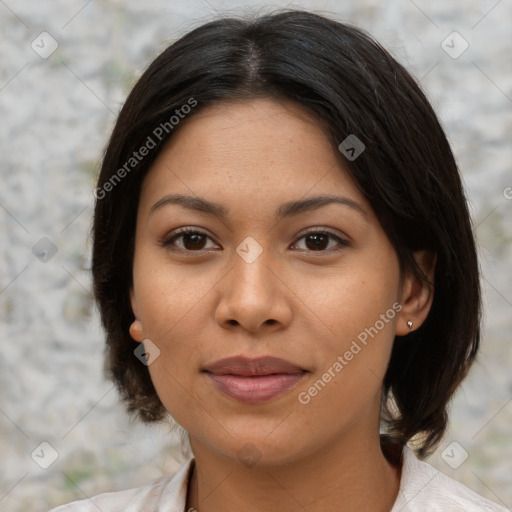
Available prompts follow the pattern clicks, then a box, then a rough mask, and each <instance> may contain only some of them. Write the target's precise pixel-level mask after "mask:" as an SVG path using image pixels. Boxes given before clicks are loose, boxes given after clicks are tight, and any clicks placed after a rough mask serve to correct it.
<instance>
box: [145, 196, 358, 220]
mask: <svg viewBox="0 0 512 512" xmlns="http://www.w3.org/2000/svg"><path fill="white" fill-rule="evenodd" d="M171 204H177V205H180V206H183V207H184V208H187V209H189V210H194V211H198V212H203V213H208V214H212V215H215V216H217V217H219V218H221V219H225V218H226V217H227V216H228V215H229V210H228V209H226V208H225V207H224V206H222V205H220V204H217V203H213V202H211V201H208V200H207V199H205V198H204V197H193V196H185V195H183V194H168V195H166V196H164V197H162V198H161V199H160V200H158V201H157V202H156V203H155V204H154V205H153V206H152V207H151V209H150V210H149V215H152V214H153V213H155V212H156V211H157V210H160V209H161V208H163V207H164V206H167V205H171ZM328 204H341V205H344V206H348V207H349V208H351V209H352V210H354V211H356V212H358V213H359V214H360V215H361V216H362V217H363V218H364V219H365V220H367V215H366V211H365V210H364V208H363V207H362V206H361V205H360V204H359V203H357V202H356V201H354V200H353V199H349V198H348V197H344V196H333V195H326V194H323V195H318V196H312V197H308V198H306V199H298V200H295V201H289V202H287V203H284V204H282V205H281V206H280V207H279V208H278V209H277V211H276V214H275V219H276V220H280V219H283V218H285V217H291V216H295V215H299V214H301V213H305V212H310V211H313V210H317V209H318V208H321V207H322V206H326V205H328Z"/></svg>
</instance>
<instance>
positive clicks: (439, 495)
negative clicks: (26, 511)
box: [50, 446, 509, 512]
mask: <svg viewBox="0 0 512 512" xmlns="http://www.w3.org/2000/svg"><path fill="white" fill-rule="evenodd" d="M193 460H194V459H192V458H191V459H189V460H188V461H187V462H186V463H185V464H183V466H181V468H180V469H179V470H178V472H177V473H175V474H174V475H164V476H161V477H159V478H156V479H154V480H151V481H150V482H148V483H146V484H144V485H142V486H140V487H136V488H133V489H128V490H126V491H118V492H107V493H103V494H98V495H97V496H94V497H92V498H90V499H85V500H80V501H74V502H72V503H69V504H67V505H61V506H60V507H57V508H55V509H53V510H51V511H50V512H98V510H101V511H102V512H187V511H186V510H185V506H186V499H187V487H188V480H189V478H190V475H191V473H192V471H191V470H192V467H193V465H192V462H193ZM427 511H428V512H437V511H439V512H509V510H508V509H507V508H505V507H503V506H501V505H498V504H497V503H494V502H492V501H490V500H488V499H486V498H483V497H482V496H479V495H478V494H476V493H475V492H473V491H471V490H470V489H468V488H467V487H466V486H464V485H463V484H461V483H460V482H457V481H456V480H453V479H452V478H450V477H448V476H446V475H445V474H443V473H441V472H440V471H438V470H437V469H435V468H434V467H433V466H431V465H430V464H427V463H426V462H423V461H421V460H419V459H418V458H417V457H416V455H415V453H414V452H413V451H412V450H411V449H410V448H408V447H407V446H406V447H404V451H403V465H402V476H401V480H400V489H399V491H398V496H397V499H396V501H395V504H394V505H393V508H392V509H391V512H427Z"/></svg>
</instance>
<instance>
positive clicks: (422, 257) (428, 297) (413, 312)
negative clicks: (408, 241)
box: [396, 251, 437, 336]
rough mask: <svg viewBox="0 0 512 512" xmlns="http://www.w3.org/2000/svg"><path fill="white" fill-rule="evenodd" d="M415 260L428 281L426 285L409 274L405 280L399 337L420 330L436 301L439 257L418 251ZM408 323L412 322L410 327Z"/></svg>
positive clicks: (399, 319)
mask: <svg viewBox="0 0 512 512" xmlns="http://www.w3.org/2000/svg"><path fill="white" fill-rule="evenodd" d="M414 259H415V261H416V263H417V264H418V266H419V267H420V269H421V270H422V271H423V273H424V274H425V276H426V278H427V279H428V281H429V282H428V283H425V282H424V281H423V280H421V279H420V278H418V277H416V276H415V275H414V274H413V273H412V272H408V273H407V275H406V276H405V277H404V279H403V283H402V289H401V292H402V293H401V301H400V303H401V305H402V309H401V310H400V313H399V315H398V321H397V324H396V334H397V336H404V335H406V334H409V333H410V332H411V331H414V330H416V329H418V328H419V327H420V326H421V325H422V324H423V322H424V321H425V319H426V318H427V316H428V313H429V311H430V308H431V306H432V302H433V300H434V275H435V266H436V260H437V256H436V254H434V253H432V252H431V251H417V252H415V253H414ZM408 322H412V326H411V327H409V325H408Z"/></svg>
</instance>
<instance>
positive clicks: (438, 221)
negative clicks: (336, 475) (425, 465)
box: [92, 11, 481, 455]
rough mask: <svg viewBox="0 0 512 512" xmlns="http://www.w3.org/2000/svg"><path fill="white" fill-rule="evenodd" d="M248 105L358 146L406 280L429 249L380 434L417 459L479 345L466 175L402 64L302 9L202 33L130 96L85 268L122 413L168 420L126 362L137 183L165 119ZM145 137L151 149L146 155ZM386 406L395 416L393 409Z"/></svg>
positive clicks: (397, 352)
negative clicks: (427, 279)
mask: <svg viewBox="0 0 512 512" xmlns="http://www.w3.org/2000/svg"><path fill="white" fill-rule="evenodd" d="M254 97H271V98H287V99H290V100H293V101H295V102H296V103H297V104H299V105H301V106H302V107H303V108H305V109H307V110H308V111H309V112H311V113H312V114H314V115H315V116H316V118H317V119H318V120H319V123H322V125H323V126H324V127H325V129H326V133H328V134H329V136H330V138H331V141H332V143H333V144H334V145H335V147H338V145H339V144H340V143H341V142H342V141H343V140H344V139H346V137H347V136H349V135H351V134H354V135H356V136H357V138H358V139H359V140H360V141H362V142H363V143H364V145H365V147H366V149H365V151H364V152H363V153H362V154H361V155H360V156H359V157H358V158H356V159H355V160H350V159H347V158H345V156H344V155H343V154H342V153H341V152H340V153H339V156H340V160H341V161H343V165H344V167H345V168H346V169H347V171H348V172H349V174H350V175H351V177H352V178H353V180H354V182H355V183H356V185H357V186H358V188H359V189H360V190H361V192H362V193H363V194H364V196H365V197H366V198H367V200H368V201H369V203H370V204H371V205H372V208H373V209H374V211H375V213H376V215H377V217H378V218H379V220H380V222H381V224H382V227H383V229H384V230H385V232H386V234H387V236H388V237H389V239H390V241H391V243H392V244H393V246H394V248H395V250H396V252H397V255H398V258H399V262H400V267H401V270H402V272H404V271H412V272H414V273H415V274H416V275H418V276H420V277H422V278H424V276H421V273H420V271H419V268H418V267H417V266H416V264H415V262H414V259H413V253H414V251H417V250H420V249H427V250H430V251H432V252H434V253H435V254H437V264H436V271H435V279H434V283H433V284H434V289H435V293H434V299H433V304H432V307H431V310H430V313H429V315H428V317H427V319H426V321H425V322H424V323H423V325H422V326H421V327H420V328H419V329H417V330H416V331H414V332H411V333H410V334H408V335H407V336H403V337H398V336H397V337H396V338H395V341H394V346H393V351H392V355H391V360H390V363H389V367H388V369H387V373H386V375H385V378H384V382H383V394H384V396H383V399H384V401H383V403H384V412H385V414H383V421H384V420H385V421H386V424H387V436H388V437H386V439H388V440H392V441H393V442H394V443H396V444H398V445H403V444H405V443H406V442H407V441H409V440H410V439H411V438H413V437H414V436H417V435H421V436H422V439H421V443H420V446H419V448H420V449H419V454H420V455H425V454H427V453H428V452H429V451H431V450H432V449H433V448H435V446H436V444H437V443H438V442H439V440H440V439H441V437H442V435H443V433H444V431H445V429H446V425H447V407H448V403H449V400H450V399H451V397H452V396H453V393H454V392H455V390H456V389H457V387H458V386H459V384H460V383H461V381H462V379H463V378H464V376H465V375H466V373H467V371H468V369H469V367H470V365H471V363H472V362H473V360H474V358H475V355H476V353H477V350H478V346H479V340H480V307H481V305H480V284H479V271H478V262H477V256H476V251H475V242H474V237H473V232H472V228H471V222H470V217H469V213H468V209H467V205H466V200H465V196H464V191H463V188H462V184H461V179H460V176H459V172H458V169H457V165H456V162H455V160H454V156H453V154H452V151H451V149H450V146H449V144H448V141H447V139H446V136H445V134H444V132H443V129H442V127H441V126H440V123H439V121H438V119H437V117H436V115H435V113H434V111H433V109H432V107H431V105H430V104H429V102H428V100H427V99H426V97H425V95H424V93H423V92H422V90H421V88H420V86H419V85H418V83H416V81H415V80H414V79H413V78H412V77H411V75H410V74H409V73H408V72H407V71H406V70H405V68H404V67H403V66H402V65H400V64H399V63H398V62H397V61H396V60H395V59H394V58H393V57H392V56H391V55H390V54H389V53H388V52H387V51H386V50H384V49H383V48H382V47H381V46H380V45H379V43H377V42H376V41H375V40H373V39H372V38H371V37H370V36H369V35H368V34H367V33H366V32H364V31H363V30H361V29H359V28H356V27H354V26H351V25H349V24H345V23H340V22H337V21H334V20H332V19H329V18H326V17H324V16H319V15H316V14H313V13H310V12H304V11H284V12H278V13H276V14H269V15H264V16H261V17H255V18H244V19H234V18H229V19H219V20H216V21H213V22H210V23H207V24H205V25H202V26H200V27H199V28H196V29H194V30H192V31H191V32H189V33H188V34H186V35H185V36H184V37H182V38H181V39H179V40H178V41H176V42H175V43H174V44H172V45H171V46H169V47H168V48H167V49H166V50H165V51H163V52H162V53H161V54H160V55H159V56H158V57H157V58H156V59H155V60H154V61H153V62H152V63H151V64H150V66H149V67H148V68H147V70H146V71H145V72H144V73H143V75H142V76H141V77H140V79H139V80H138V81H137V83H136V84H135V86H134V87H133V89H132V91H131V92H130V94H129V96H128V98H127V100H126V102H125V104H124V106H123V108H122V110H121V112H120V114H119V117H118V119H117V122H116V125H115V127H114V130H113V133H112V135H111V138H110V141H109V143H108V146H107V148H106V151H105V154H104V159H103V164H102V167H101V172H100V175H99V179H98V188H97V189H96V192H95V194H96V206H95V215H94V226H93V239H94V246H93V260H92V272H93V280H94V293H95V297H96V300H97V303H98V306H99V309H100V313H101V319H102V323H103V325H104V328H105V330H106V339H107V351H108V359H107V364H108V368H109V371H110V374H111V377H112V379H113V380H114V382H115V383H116V384H117V386H118V389H119V391H120V393H121V395H122V397H123V398H124V399H125V400H126V402H127V405H128V409H129V411H131V412H136V413H137V414H138V416H139V417H140V418H141V419H142V420H143V421H147V422H150V421H158V420H161V419H163V417H164V416H165V410H164V408H163V405H162V403H161V402H160V399H159V397H158V396H157V394H156V391H155V388H154V387H153V384H152V381H151V378H150V375H149V372H148V369H147V367H146V366H145V365H143V364H141V362H140V361H139V359H138V358H137V357H135V355H134V350H135V349H136V348H137V347H138V346H139V344H138V343H137V342H135V341H133V340H132V339H131V337H130V335H129V327H130V324H131V323H132V321H133V320H134V316H133V313H132V310H131V307H130V301H129V289H130V287H131V285H132V265H133V254H134V234H135V224H136V215H137V205H138V201H139V193H140V189H141V185H142V181H143V179H144V177H145V175H146V174H147V172H148V170H149V169H150V167H151V165H152V163H153V162H154V160H155V158H156V156H157V155H158V153H159V151H160V149H161V148H162V147H163V145H164V144H165V143H166V142H167V141H168V140H169V138H170V137H171V136H172V135H173V133H174V132H175V131H176V130H177V129H179V125H178V124H177V125H176V126H175V125H174V124H173V121H171V116H173V115H174V116H176V115H178V114H180V113H181V114H182V113H183V112H185V110H184V109H183V106H184V105H186V104H189V105H191V104H192V103H191V98H192V99H193V101H194V102H196V105H197V106H195V107H194V108H193V109H192V111H191V112H190V113H188V116H193V115H194V113H195V112H197V111H199V110H200V109H201V108H202V107H204V106H206V105H211V104H212V103H218V102H222V101H223V100H227V99H230V100H232V99H242V100H243V99H245V98H254ZM188 111H190V109H188V110H187V112H188ZM180 117H182V116H181V115H180ZM184 122H185V123H186V120H185V121H184ZM166 123H167V124H166ZM158 127H160V131H156V132H155V130H157V128H158ZM162 127H165V129H163V128H162ZM156 133H158V136H156ZM148 137H151V140H152V144H151V145H152V148H151V149H150V150H149V152H147V154H146V155H145V156H144V157H143V158H142V157H140V154H139V153H138V151H139V149H140V148H141V147H142V146H144V145H146V146H149V144H148V142H147V141H148V140H149V139H148ZM135 153H137V155H138V156H137V159H136V160H131V159H133V158H134V154H135ZM139 157H140V159H139ZM127 163H129V165H127ZM121 169H124V172H123V171H121ZM390 399H392V400H393V401H394V404H395V406H396V408H397V411H393V410H390V408H389V407H387V404H389V403H391V402H390Z"/></svg>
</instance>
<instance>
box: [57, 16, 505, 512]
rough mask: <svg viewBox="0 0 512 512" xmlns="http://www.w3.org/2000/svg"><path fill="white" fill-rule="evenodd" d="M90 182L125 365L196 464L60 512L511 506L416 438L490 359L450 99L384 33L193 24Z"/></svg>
mask: <svg viewBox="0 0 512 512" xmlns="http://www.w3.org/2000/svg"><path fill="white" fill-rule="evenodd" d="M95 195H96V198H97V201H96V210H95V218H94V248H93V269H92V270H93V278H94V291H95V296H96V300H97V302H98V305H99V308H100V312H101V318H102V322H103V325H104V327H105V329H106V333H107V346H108V354H109V365H110V370H111V375H112V378H113V380H114V381H115V382H116V383H117V386H118V389H119V391H120V392H121V395H122V396H123V398H124V399H125V400H126V402H127V405H128V409H129V410H130V411H131V412H133V413H136V414H137V415H138V416H139V417H140V418H141V419H142V420H143V421H146V422H153V421H160V420H163V419H164V418H166V416H167V415H168V414H169V415H170V416H171V417H172V418H173V419H174V420H176V422H177V423H178V424H179V425H181V426H182V427H183V428H184V429H185V431H186V432H187V434H188V438H189V441H190V446H191V449H192V452H193V458H191V459H190V460H189V461H187V462H186V463H185V464H184V465H183V466H182V468H181V469H180V470H179V471H178V473H177V474H176V475H169V476H164V477H161V478H158V479H156V480H153V481H151V482H148V483H147V484H144V485H142V486H141V487H138V488H134V489H129V490H125V491H118V492H113V493H106V494H101V495H99V496H97V497H94V498H91V499H87V500H82V501H78V502H74V503H73V504H69V505H65V506H63V507H60V508H57V509H55V510H56V511H64V510H70V511H74V512H78V511H80V512H82V511H89V510H91V511H92V510H98V509H100V510H102V511H103V512H107V511H109V512H110V511H131V512H135V511H144V512H147V511H150V510H151V511H152V510H155V511H156V510H160V511H169V512H170V511H185V510H188V511H191V510H196V511H199V512H210V511H221V510H222V511H224V510H246V511H280V512H286V511H296V510H307V511H309V512H315V511H324V512H325V511H342V510H372V511H382V512H384V511H386V512H389V511H392V512H398V511H426V510H429V511H431V510H443V511H451V510H453V511H454V510H462V509H463V510H467V511H468V510H469V511H473V510H475V511H476V510H489V511H491V510H493V511H499V510H502V511H504V510H506V509H505V508H504V507H501V506H500V505H497V504H494V503H492V502H491V501H489V500H487V499H484V498H483V497H480V496H478V495H477V494H475V493H474V492H472V491H470V490H469V489H468V488H466V487H464V486H463V485H462V484H460V483H458V482H456V481H454V480H452V479H450V478H448V477H447V476H445V475H443V474H441V473H440V472H438V471H437V470H436V469H434V468H433V467H431V466H429V465H427V464H426V463H424V462H422V461H420V460H419V459H418V458H417V456H416V454H415V453H414V451H413V449H412V448H414V450H415V451H416V452H417V454H418V456H420V457H423V456H425V455H426V454H428V453H430V452H431V451H432V450H433V449H434V448H435V447H436V446H437V444H438V443H439V441H440V439H441V438H442V436H443V433H444V432H445V429H446V425H447V405H448V402H449V400H450V399H451V397H452V396H453V394H454V392H455V390H456V389H457V387H458V386H459V384H460V383H461V381H462V379H463V378H464V377H465V375H466V374H467V371H468V369H469V367H470V365H471V363H472V362H473V361H474V359H475V356H476V354H477V350H478V346H479V340H480V325H479V321H480V288H479V276H478V263H477V257H476V251H475V242H474V237H473V233H472V229H471V223H470V218H469V214H468V210H467V206H466V201H465V197H464V193H463V189H462V186H461V180H460V177H459V173H458V169H457V166H456V163H455V161H454V157H453V155H452V152H451V150H450V147H449V144H448V142H447V140H446V137H445V135H444V133H443V130H442V128H441V126H440V125H439V122H438V120H437V118H436V115H435V113H434V112H433V110H432V108H431V106H430V104H429V103H428V101H427V99H426V98H425V96H424V94H423V93H422V91H421V90H420V88H419V86H418V85H417V84H416V82H415V81H414V80H413V78H412V77H411V76H410V75H409V74H408V73H407V71H406V70H405V69H404V68H403V67H402V66H401V65H400V64H399V63H397V62H396V61H395V60H394V59H393V58H392V57H391V56H390V55H389V54H388V53H387V52H386V51H385V50H384V49H383V48H382V47H381V46H380V45H379V44H378V43H376V42H375V41H374V40H372V39H371V37H370V36H368V35H367V34H366V33H364V32H363V31H362V30H360V29H358V28H355V27H352V26H350V25H347V24H342V23H338V22H336V21H333V20H330V19H327V18H325V17H321V16H318V15H315V14H312V13H307V12H302V11H286V12H282V13H279V14H274V15H268V16H263V17H260V18H257V19H254V20H238V19H222V20H218V21H214V22H211V23H208V24H206V25H204V26H201V27H199V28H197V29H195V30H193V31H192V32H190V33H189V34H187V35H186V36H184V37H183V38H181V39H180V40H179V41H177V42H176V43H174V44H173V45H171V46H170V47H169V48H167V49H166V50H165V51H164V52H163V53H162V54H161V55H159V56H158V57H157V59H156V60H155V61H154V62H153V63H152V64H151V65H150V66H149V68H148V69H147V70H146V72H145V73H144V74H143V75H142V77H141V78H140V79H139V81H138V82H137V84H136V85H135V87H134V88H133V90H132V92H131V93H130V95H129V97H128V99H127V101H126V103H125V105H124V107H123V109H122V111H121V113H120V115H119V118H118V120H117V123H116V126H115V128H114V131H113V133H112V136H111V139H110V142H109V145H108V147H107V150H106V152H105V156H104V160H103V165H102V169H101V173H100V176H99V180H98V186H97V188H96V191H95ZM407 443H409V444H410V447H409V446H407Z"/></svg>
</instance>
